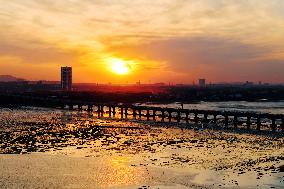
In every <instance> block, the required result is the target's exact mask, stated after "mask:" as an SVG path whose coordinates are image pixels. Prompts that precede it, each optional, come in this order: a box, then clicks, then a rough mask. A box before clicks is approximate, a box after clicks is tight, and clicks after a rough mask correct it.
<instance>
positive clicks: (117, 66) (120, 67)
mask: <svg viewBox="0 0 284 189" xmlns="http://www.w3.org/2000/svg"><path fill="white" fill-rule="evenodd" d="M108 61H109V63H110V67H111V70H112V72H114V73H116V74H119V75H126V74H129V73H130V71H131V66H130V62H129V61H125V60H122V59H119V58H111V59H109V60H108Z"/></svg>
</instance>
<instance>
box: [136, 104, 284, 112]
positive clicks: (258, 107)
mask: <svg viewBox="0 0 284 189" xmlns="http://www.w3.org/2000/svg"><path fill="white" fill-rule="evenodd" d="M141 105H146V106H159V107H169V108H181V105H180V104H178V103H171V104H153V103H146V104H141ZM184 108H185V109H201V110H227V111H253V112H262V113H273V114H284V101H277V102H246V101H237V102H236V101H227V102H199V103H193V104H184Z"/></svg>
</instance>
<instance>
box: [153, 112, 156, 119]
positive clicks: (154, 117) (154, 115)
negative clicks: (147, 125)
mask: <svg viewBox="0 0 284 189" xmlns="http://www.w3.org/2000/svg"><path fill="white" fill-rule="evenodd" d="M153 120H154V121H156V110H153Z"/></svg>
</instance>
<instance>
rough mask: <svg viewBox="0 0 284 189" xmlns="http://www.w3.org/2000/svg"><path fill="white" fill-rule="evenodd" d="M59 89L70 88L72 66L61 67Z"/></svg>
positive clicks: (68, 89) (67, 89)
mask: <svg viewBox="0 0 284 189" xmlns="http://www.w3.org/2000/svg"><path fill="white" fill-rule="evenodd" d="M61 89H63V90H65V91H71V90H72V67H61Z"/></svg>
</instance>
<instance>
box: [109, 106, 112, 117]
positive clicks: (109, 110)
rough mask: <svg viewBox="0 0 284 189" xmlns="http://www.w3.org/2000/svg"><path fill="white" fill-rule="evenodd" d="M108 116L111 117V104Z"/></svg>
mask: <svg viewBox="0 0 284 189" xmlns="http://www.w3.org/2000/svg"><path fill="white" fill-rule="evenodd" d="M108 116H109V117H111V106H109V107H108Z"/></svg>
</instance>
